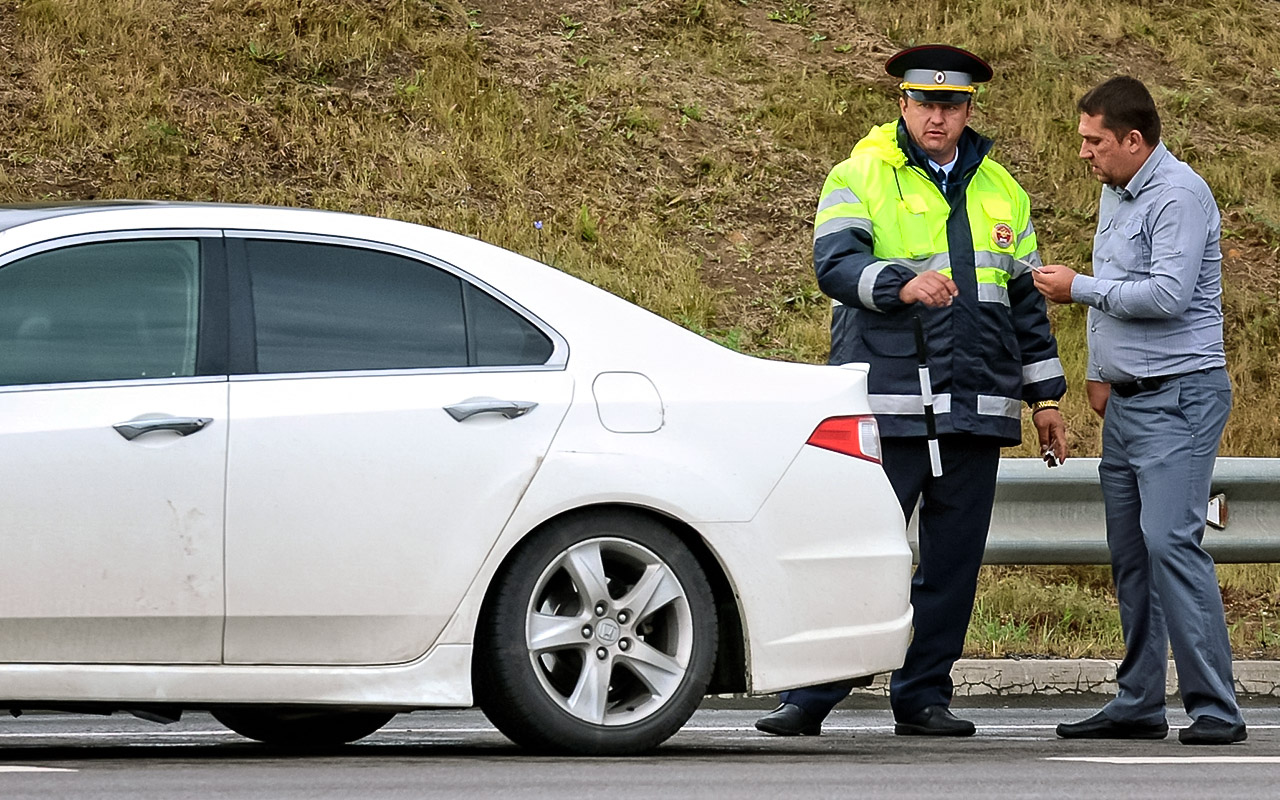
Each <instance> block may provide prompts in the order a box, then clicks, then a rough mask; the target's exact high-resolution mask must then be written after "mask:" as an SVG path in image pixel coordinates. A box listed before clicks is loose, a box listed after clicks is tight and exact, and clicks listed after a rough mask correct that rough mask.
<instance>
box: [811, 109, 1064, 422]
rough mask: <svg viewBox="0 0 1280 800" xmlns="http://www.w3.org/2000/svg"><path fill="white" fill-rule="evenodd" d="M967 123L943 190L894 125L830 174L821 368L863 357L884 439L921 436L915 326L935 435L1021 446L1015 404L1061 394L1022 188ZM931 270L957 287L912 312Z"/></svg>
mask: <svg viewBox="0 0 1280 800" xmlns="http://www.w3.org/2000/svg"><path fill="white" fill-rule="evenodd" d="M990 149H991V141H990V140H989V139H986V138H984V137H982V136H980V135H978V134H977V133H976V132H975V131H973V130H972V129H971V128H966V129H965V131H964V134H963V136H962V137H961V141H960V147H959V152H958V154H957V156H956V158H957V161H956V164H955V166H954V168H953V169H952V172H951V175H950V177H949V179H948V181H947V184H946V185H947V192H946V194H945V195H944V194H943V191H942V189H941V188H940V184H939V182H938V180H936V179H935V177H934V176H933V175H932V174H931V172H932V171H931V170H930V169H929V167H928V162H927V158H926V156H925V155H924V153H923V152H922V151H920V150H919V148H917V147H916V146H915V145H914V144H912V143H911V141H910V138H909V137H908V135H907V131H906V127H905V125H904V124H902V122H901V120H899V122H896V123H888V124H886V125H881V126H878V127H875V128H872V129H871V132H870V133H868V134H867V136H866V137H865V138H863V139H862V140H861V141H859V142H858V143H857V144H856V145H855V146H854V148H853V152H852V154H851V155H850V156H849V158H847V159H846V160H844V161H842V162H840V163H839V164H837V165H836V166H835V167H834V168H833V169H832V170H831V173H830V174H829V175H828V176H827V180H826V183H825V185H824V186H823V187H822V197H821V199H820V200H819V203H818V213H817V217H816V218H815V220H814V240H813V260H814V268H815V270H816V272H817V276H818V285H819V287H820V288H821V289H822V291H823V292H825V293H826V294H827V295H828V296H830V297H831V298H832V299H833V301H834V306H833V310H832V320H831V357H830V363H832V364H844V363H848V362H851V361H863V362H868V363H870V364H871V371H870V374H869V376H868V382H869V389H870V392H871V408H872V410H873V411H874V412H875V413H876V418H877V421H878V422H879V425H880V432H881V434H882V435H884V436H924V435H925V432H926V431H925V421H924V404H923V400H922V397H921V390H920V379H919V372H918V368H917V351H916V344H915V336H914V329H913V322H912V318H913V317H914V316H916V315H918V316H919V317H920V319H921V322H922V323H923V325H924V329H925V338H926V349H927V360H928V365H929V370H930V377H931V379H932V390H933V403H934V414H935V418H936V420H937V430H938V433H939V434H947V433H972V434H976V435H982V436H994V437H997V438H1000V439H1002V440H1005V441H1006V442H1007V443H1010V444H1016V443H1017V442H1019V441H1021V438H1022V434H1021V407H1022V403H1023V402H1026V403H1032V402H1034V401H1036V400H1047V399H1054V398H1058V397H1061V396H1062V395H1063V394H1064V393H1065V392H1066V388H1067V384H1066V378H1065V377H1064V375H1063V371H1062V364H1061V362H1060V361H1059V360H1058V345H1057V342H1056V340H1055V339H1054V338H1053V334H1052V333H1051V331H1050V329H1049V319H1048V316H1047V315H1046V312H1045V303H1044V299H1043V297H1041V295H1040V293H1039V292H1037V291H1036V290H1035V287H1034V285H1033V283H1032V280H1031V269H1030V267H1028V266H1027V265H1026V264H1024V263H1020V261H1019V260H1021V261H1024V262H1028V263H1032V264H1037V265H1038V264H1039V263H1040V254H1039V251H1038V250H1037V246H1036V235H1035V230H1034V229H1033V228H1032V225H1031V212H1030V201H1029V200H1028V198H1027V193H1026V192H1025V191H1023V189H1022V187H1021V186H1019V185H1018V183H1017V182H1016V181H1014V179H1013V178H1012V177H1011V176H1010V175H1009V173H1008V171H1007V170H1005V168H1004V167H1002V166H1000V165H999V164H997V163H996V162H995V161H992V160H991V159H990V158H988V157H987V152H988V151H989V150H990ZM926 270H938V271H940V272H943V273H944V274H947V275H949V276H950V277H951V279H952V280H954V281H955V282H956V285H957V286H958V288H959V290H960V295H959V296H958V297H956V298H955V300H954V301H953V302H952V304H951V305H950V306H948V307H946V308H937V309H933V308H927V307H926V306H924V305H923V304H921V303H915V304H911V305H908V304H906V303H903V302H902V300H901V299H899V297H898V292H899V290H900V289H901V288H902V286H903V284H905V283H906V282H907V281H909V280H911V279H912V278H914V277H915V276H916V275H918V274H920V273H922V272H924V271H926Z"/></svg>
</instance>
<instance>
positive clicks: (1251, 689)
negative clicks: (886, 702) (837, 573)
mask: <svg viewBox="0 0 1280 800" xmlns="http://www.w3.org/2000/svg"><path fill="white" fill-rule="evenodd" d="M1119 664H1120V662H1119V661H1111V660H1108V659H1095V658H1081V659H1070V658H1043V659H1041V658H1026V659H1007V658H991V659H987V658H966V659H961V660H960V661H957V662H956V665H955V667H954V668H953V669H952V670H951V678H952V680H953V681H954V682H955V696H956V697H985V698H1001V697H1009V698H1015V697H1017V698H1024V699H1026V698H1036V697H1041V698H1045V699H1053V700H1062V699H1065V698H1069V697H1075V696H1088V695H1101V696H1108V697H1109V696H1111V695H1114V694H1115V692H1116V668H1117V667H1118V666H1119ZM1232 671H1233V672H1232V674H1233V675H1234V676H1235V683H1236V693H1237V694H1238V695H1240V696H1241V698H1242V699H1243V698H1245V697H1248V698H1250V699H1253V700H1258V699H1267V698H1276V699H1280V661H1235V662H1232ZM1167 690H1168V693H1169V695H1173V694H1176V693H1177V691H1178V674H1177V670H1176V668H1175V667H1174V665H1173V662H1172V661H1170V662H1169V678H1168V685H1167ZM888 694H889V676H888V675H877V676H876V679H875V682H874V683H872V684H871V685H870V686H868V687H866V688H864V689H854V690H853V695H852V696H853V697H854V698H857V697H887V696H888ZM717 699H718V700H721V701H733V700H739V701H746V702H749V703H752V704H758V703H759V702H760V701H761V700H762V699H763V698H751V697H749V696H747V695H718V696H717Z"/></svg>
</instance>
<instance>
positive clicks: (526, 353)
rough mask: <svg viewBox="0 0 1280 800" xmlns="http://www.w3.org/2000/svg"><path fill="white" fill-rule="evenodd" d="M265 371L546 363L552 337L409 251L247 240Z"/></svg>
mask: <svg viewBox="0 0 1280 800" xmlns="http://www.w3.org/2000/svg"><path fill="white" fill-rule="evenodd" d="M245 255H246V262H247V265H248V272H249V282H250V293H251V296H252V301H253V317H254V335H255V357H256V365H257V371H258V372H259V373H285V372H324V371H341V370H377V369H418V368H438V367H467V366H481V365H482V366H495V365H515V364H541V363H543V362H545V361H546V359H547V358H548V357H549V356H550V354H551V352H552V349H553V347H552V343H551V341H550V340H549V339H548V338H547V337H546V336H545V335H544V334H543V333H542V332H541V331H539V330H538V329H537V328H536V327H534V326H533V325H532V324H531V323H530V322H528V321H527V320H525V319H524V318H523V317H521V316H519V315H518V314H516V313H515V312H514V311H512V310H511V309H510V308H508V307H506V306H505V305H503V304H502V303H500V302H498V301H497V300H495V299H494V298H492V297H491V296H489V295H488V294H486V293H484V292H481V291H479V290H477V289H475V287H473V286H471V285H470V284H469V283H466V282H464V281H463V280H462V279H460V278H459V277H458V276H456V275H453V274H451V273H449V272H447V271H445V270H443V269H439V268H437V267H434V266H432V265H430V264H426V263H423V262H421V261H418V260H415V259H411V258H407V257H404V256H400V255H396V254H393V253H387V252H383V251H378V250H367V249H363V248H359V247H346V246H342V245H334V244H324V243H316V242H297V241H272V240H266V239H249V240H246V242H245Z"/></svg>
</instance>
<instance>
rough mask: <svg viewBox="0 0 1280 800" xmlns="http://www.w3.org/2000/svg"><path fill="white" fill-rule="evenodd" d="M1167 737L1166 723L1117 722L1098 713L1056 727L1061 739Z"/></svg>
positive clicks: (1167, 725) (1167, 728)
mask: <svg viewBox="0 0 1280 800" xmlns="http://www.w3.org/2000/svg"><path fill="white" fill-rule="evenodd" d="M1168 735H1169V723H1167V722H1158V723H1151V722H1117V721H1115V720H1113V719H1111V718H1110V717H1108V716H1106V715H1105V714H1103V713H1102V712H1101V711H1099V712H1098V713H1097V714H1094V715H1093V716H1092V717H1089V718H1088V719H1085V720H1081V721H1080V722H1064V723H1062V724H1061V725H1059V726H1058V736H1060V737H1062V738H1063V739H1163V738H1164V737H1166V736H1168Z"/></svg>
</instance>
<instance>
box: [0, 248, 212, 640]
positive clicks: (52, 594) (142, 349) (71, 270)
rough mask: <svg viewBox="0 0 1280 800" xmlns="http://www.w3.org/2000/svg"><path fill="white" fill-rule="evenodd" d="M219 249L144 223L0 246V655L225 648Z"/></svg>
mask: <svg viewBox="0 0 1280 800" xmlns="http://www.w3.org/2000/svg"><path fill="white" fill-rule="evenodd" d="M220 254H221V241H220V240H219V239H217V238H203V239H202V238H200V237H198V236H192V235H190V234H182V235H181V237H179V236H178V235H177V234H175V235H172V236H163V235H157V234H150V235H149V237H148V238H133V239H129V240H120V239H118V238H117V239H113V240H101V239H96V240H95V239H92V237H91V238H90V240H85V239H81V240H77V241H74V242H58V243H52V244H47V245H43V246H41V247H38V248H29V249H28V250H26V251H23V252H19V253H12V254H8V255H4V256H0V520H3V523H2V524H0V562H2V563H3V564H4V579H3V580H2V581H0V661H4V662H45V663H85V662H93V663H135V664H136V663H217V662H218V661H220V660H221V656H222V640H221V633H222V623H223V574H222V555H223V554H222V523H223V491H224V474H225V469H226V463H225V460H226V442H227V430H228V429H227V381H226V377H225V370H224V374H222V375H217V374H210V373H216V372H217V371H218V370H217V365H216V362H217V360H218V358H217V356H218V353H217V350H218V348H217V346H216V345H214V346H213V347H212V348H210V345H211V344H212V343H213V342H215V341H216V340H217V339H218V338H219V336H218V335H217V334H216V333H213V334H210V331H211V330H212V331H216V330H217V329H218V326H219V323H218V321H217V319H216V318H217V317H218V314H217V311H216V308H214V306H212V305H210V301H209V298H207V297H205V293H204V292H202V288H201V287H202V285H203V284H204V282H205V279H204V278H203V276H204V275H205V274H206V272H207V271H208V270H209V269H211V268H213V269H216V268H217V263H216V262H217V259H219V258H220ZM211 265H213V266H212V267H211ZM202 321H203V323H202ZM202 324H204V325H205V330H204V331H203V332H202ZM222 325H223V330H225V322H223V323H222ZM202 348H203V352H202ZM222 350H223V358H222V360H223V366H225V347H223V348H222Z"/></svg>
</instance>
